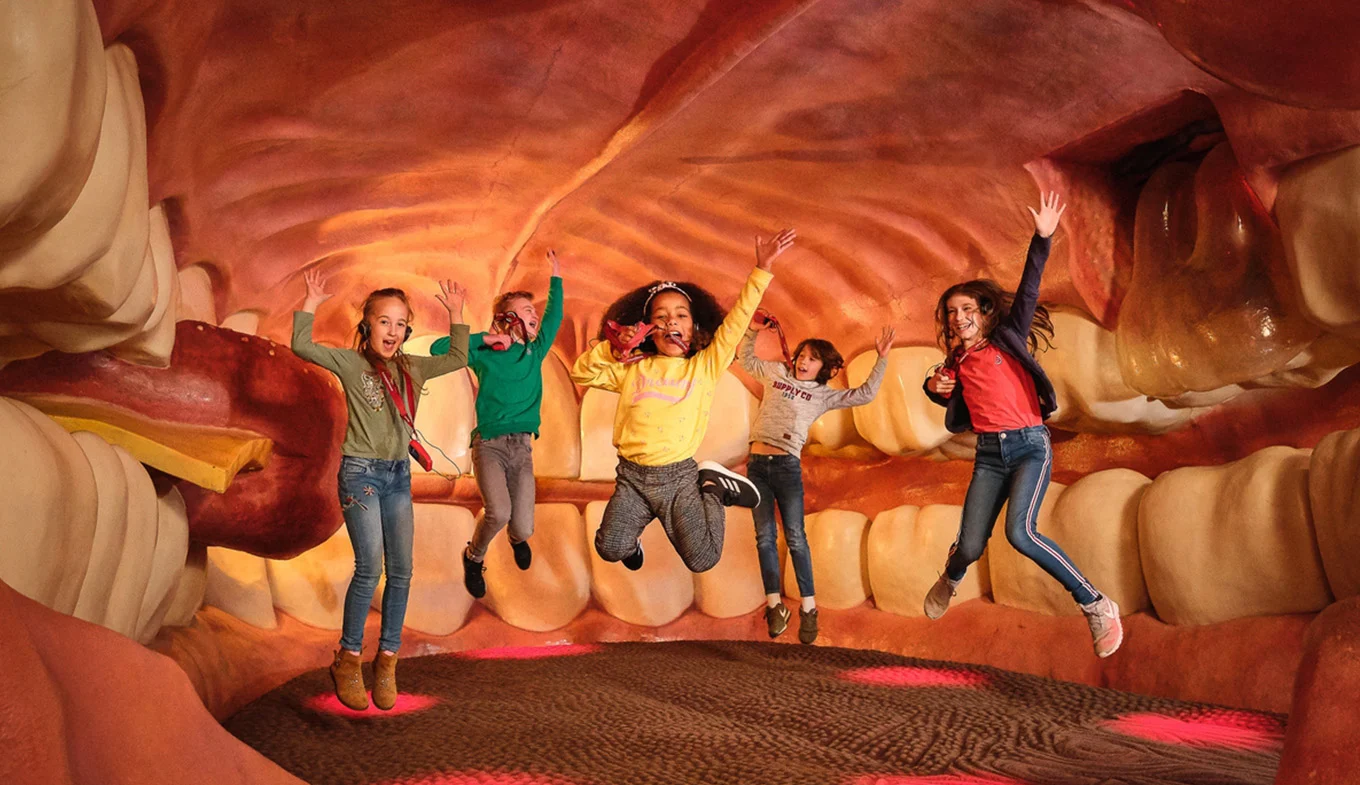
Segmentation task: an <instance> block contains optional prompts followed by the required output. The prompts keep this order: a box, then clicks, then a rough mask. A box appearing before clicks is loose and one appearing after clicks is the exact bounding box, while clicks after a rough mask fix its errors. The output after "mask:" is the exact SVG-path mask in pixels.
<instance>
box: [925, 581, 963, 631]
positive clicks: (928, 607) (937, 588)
mask: <svg viewBox="0 0 1360 785" xmlns="http://www.w3.org/2000/svg"><path fill="white" fill-rule="evenodd" d="M959 583H960V581H951V580H949V576H947V575H944V574H941V575H940V579H939V580H937V581H935V585H934V586H931V587H930V591H928V592H926V602H925V612H926V618H928V619H931V620H934V619H938V618H940V617H941V616H943V615H944V612H945V611H947V610H949V601H950V600H952V599H953V598H954V595H955V594H958V593H959V592H958V588H959Z"/></svg>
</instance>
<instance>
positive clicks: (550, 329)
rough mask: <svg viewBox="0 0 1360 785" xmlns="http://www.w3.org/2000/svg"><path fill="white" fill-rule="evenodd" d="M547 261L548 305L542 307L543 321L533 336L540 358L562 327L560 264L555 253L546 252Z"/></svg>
mask: <svg viewBox="0 0 1360 785" xmlns="http://www.w3.org/2000/svg"><path fill="white" fill-rule="evenodd" d="M548 261H549V262H550V263H551V264H552V278H550V279H549V280H548V304H547V305H545V306H543V319H542V320H541V321H540V322H539V324H538V335H536V336H534V352H535V353H536V354H538V355H539V356H540V357H541V356H544V355H546V354H547V353H548V350H549V349H551V348H552V345H553V341H555V340H557V331H558V329H559V328H561V326H562V264H561V263H560V262H559V261H557V251H551V250H550V251H548Z"/></svg>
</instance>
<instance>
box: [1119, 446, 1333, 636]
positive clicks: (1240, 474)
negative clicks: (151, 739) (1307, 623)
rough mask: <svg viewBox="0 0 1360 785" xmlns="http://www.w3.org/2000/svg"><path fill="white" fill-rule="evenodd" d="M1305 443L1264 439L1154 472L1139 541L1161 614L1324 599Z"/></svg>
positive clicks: (1182, 619) (1244, 611)
mask: <svg viewBox="0 0 1360 785" xmlns="http://www.w3.org/2000/svg"><path fill="white" fill-rule="evenodd" d="M1310 452H1311V451H1309V450H1296V449H1293V448H1291V447H1267V448H1266V449H1264V450H1260V451H1258V452H1255V453H1252V454H1251V455H1250V456H1248V457H1246V458H1243V459H1242V460H1240V461H1234V462H1232V463H1228V464H1224V465H1222V466H1207V467H1189V468H1183V469H1173V470H1172V471H1169V472H1165V473H1163V474H1161V475H1159V476H1158V477H1157V478H1156V479H1155V480H1153V482H1152V485H1151V487H1149V488H1148V490H1147V491H1146V493H1145V494H1144V496H1143V501H1142V504H1141V506H1140V508H1139V516H1138V542H1139V550H1140V552H1141V557H1142V563H1143V574H1144V576H1145V578H1146V580H1147V587H1148V595H1149V596H1150V597H1151V600H1152V607H1153V608H1154V609H1156V611H1157V615H1158V616H1160V617H1161V618H1162V619H1163V620H1164V621H1167V622H1169V623H1171V624H1214V623H1216V622H1220V621H1227V620H1228V619H1236V618H1240V617H1243V616H1269V615H1276V614H1285V613H1308V612H1312V611H1316V610H1320V609H1321V608H1322V607H1323V606H1324V605H1326V604H1327V603H1329V602H1331V599H1332V598H1331V593H1330V592H1329V591H1328V588H1327V582H1326V580H1325V578H1324V577H1323V571H1322V561H1321V557H1320V555H1319V553H1318V543H1317V540H1316V536H1315V534H1314V528H1313V520H1312V516H1311V514H1310V511H1309V505H1308V464H1309V454H1310Z"/></svg>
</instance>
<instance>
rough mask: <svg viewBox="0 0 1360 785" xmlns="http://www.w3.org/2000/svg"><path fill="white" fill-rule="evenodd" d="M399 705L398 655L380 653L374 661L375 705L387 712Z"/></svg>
mask: <svg viewBox="0 0 1360 785" xmlns="http://www.w3.org/2000/svg"><path fill="white" fill-rule="evenodd" d="M396 704H397V655H395V654H388V653H387V652H385V651H380V652H378V657H377V659H375V660H373V705H374V706H377V707H378V708H380V709H382V710H383V711H387V710H388V709H390V708H392V707H393V706H395V705H396Z"/></svg>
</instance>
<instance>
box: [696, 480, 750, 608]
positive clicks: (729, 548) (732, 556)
mask: <svg viewBox="0 0 1360 785" xmlns="http://www.w3.org/2000/svg"><path fill="white" fill-rule="evenodd" d="M754 531H755V522H754V520H753V519H752V517H751V511H750V510H747V509H744V508H741V507H729V508H728V509H727V528H726V530H725V531H724V532H723V552H722V558H721V559H719V560H718V563H717V565H715V566H714V567H713V569H711V570H709V571H707V572H700V573H695V575H694V604H695V606H697V607H698V608H699V610H701V611H703V612H704V613H706V614H708V615H709V616H713V617H715V618H718V619H730V618H732V617H734V616H743V615H745V614H748V613H750V612H751V611H754V610H755V609H756V608H759V607H760V606H761V605H762V603H763V602H764V599H765V588H764V583H763V582H762V581H761V577H760V555H759V553H758V551H757V550H756V540H755V537H754V536H753V534H752V532H754Z"/></svg>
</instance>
